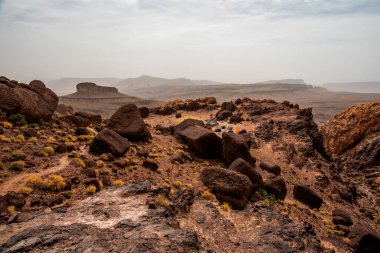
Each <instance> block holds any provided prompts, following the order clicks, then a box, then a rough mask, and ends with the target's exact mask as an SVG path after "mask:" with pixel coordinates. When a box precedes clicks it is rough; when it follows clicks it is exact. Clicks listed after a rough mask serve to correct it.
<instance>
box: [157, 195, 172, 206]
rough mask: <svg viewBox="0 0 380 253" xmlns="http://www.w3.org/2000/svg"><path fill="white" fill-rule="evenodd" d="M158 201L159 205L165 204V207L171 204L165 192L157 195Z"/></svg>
mask: <svg viewBox="0 0 380 253" xmlns="http://www.w3.org/2000/svg"><path fill="white" fill-rule="evenodd" d="M156 202H157V203H158V204H159V205H161V206H164V207H167V206H169V205H170V200H169V199H168V198H167V197H166V196H165V195H163V194H158V195H157V196H156Z"/></svg>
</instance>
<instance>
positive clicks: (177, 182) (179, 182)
mask: <svg viewBox="0 0 380 253" xmlns="http://www.w3.org/2000/svg"><path fill="white" fill-rule="evenodd" d="M173 185H174V186H175V187H177V188H180V187H181V186H182V182H181V181H178V180H177V181H174V182H173Z"/></svg>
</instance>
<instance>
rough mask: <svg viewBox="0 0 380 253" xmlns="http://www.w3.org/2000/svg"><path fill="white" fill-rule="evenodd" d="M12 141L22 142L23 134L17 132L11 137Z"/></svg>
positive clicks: (23, 140)
mask: <svg viewBox="0 0 380 253" xmlns="http://www.w3.org/2000/svg"><path fill="white" fill-rule="evenodd" d="M13 141H14V142H17V143H23V142H25V136H24V135H22V134H19V135H17V136H16V137H15V138H13Z"/></svg>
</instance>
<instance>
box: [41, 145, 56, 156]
mask: <svg viewBox="0 0 380 253" xmlns="http://www.w3.org/2000/svg"><path fill="white" fill-rule="evenodd" d="M43 151H44V152H46V153H47V154H48V156H52V155H54V153H55V150H54V148H53V147H44V150H43Z"/></svg>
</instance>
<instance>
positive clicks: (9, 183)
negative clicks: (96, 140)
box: [0, 145, 86, 195]
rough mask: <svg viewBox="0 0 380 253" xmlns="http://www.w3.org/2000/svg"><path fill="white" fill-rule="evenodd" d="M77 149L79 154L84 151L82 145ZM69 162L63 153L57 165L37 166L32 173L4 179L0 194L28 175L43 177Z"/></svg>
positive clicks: (55, 171) (16, 184) (14, 188)
mask: <svg viewBox="0 0 380 253" xmlns="http://www.w3.org/2000/svg"><path fill="white" fill-rule="evenodd" d="M79 150H80V154H81V155H82V154H84V153H85V152H86V149H85V146H84V145H83V146H81V147H80V149H79ZM69 162H70V161H69V158H68V157H67V155H66V154H65V155H64V156H62V157H61V158H59V160H58V165H57V166H53V167H50V168H47V169H43V168H39V169H38V171H36V172H34V173H29V172H27V171H25V172H22V173H20V174H18V175H16V176H13V177H12V178H10V179H9V180H8V181H5V182H3V183H2V184H1V185H0V195H4V194H6V193H7V192H10V191H15V190H17V189H18V188H19V187H20V186H21V185H22V182H23V181H24V180H25V179H26V178H28V177H29V176H30V175H39V176H41V177H43V176H46V175H49V174H53V173H57V172H60V171H62V170H64V169H65V168H66V167H67V166H68V165H69Z"/></svg>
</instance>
